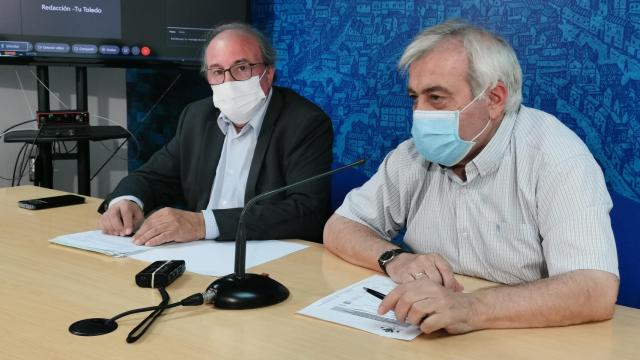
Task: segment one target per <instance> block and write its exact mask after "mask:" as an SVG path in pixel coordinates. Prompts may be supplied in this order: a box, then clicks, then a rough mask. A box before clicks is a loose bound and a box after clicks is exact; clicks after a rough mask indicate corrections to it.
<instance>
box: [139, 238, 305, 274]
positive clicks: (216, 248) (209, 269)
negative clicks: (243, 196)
mask: <svg viewBox="0 0 640 360" xmlns="http://www.w3.org/2000/svg"><path fill="white" fill-rule="evenodd" d="M306 247H307V246H306V245H302V244H297V243H294V242H290V241H279V240H260V241H247V258H246V260H245V263H246V267H247V268H250V267H254V266H257V265H260V264H263V263H266V262H268V261H271V260H275V259H277V258H281V257H283V256H286V255H288V254H290V253H293V252H296V251H298V250H302V249H304V248H306ZM235 249H236V244H235V242H217V241H211V240H201V241H191V242H187V243H171V244H166V245H162V246H156V247H153V248H151V250H149V251H145V252H141V253H136V254H132V255H131V256H130V257H132V258H134V259H138V260H143V261H149V262H153V261H156V260H170V259H176V260H184V261H185V263H186V266H187V271H191V272H194V273H198V274H203V275H213V276H223V275H228V274H231V273H233V270H234V269H233V268H234V262H235Z"/></svg>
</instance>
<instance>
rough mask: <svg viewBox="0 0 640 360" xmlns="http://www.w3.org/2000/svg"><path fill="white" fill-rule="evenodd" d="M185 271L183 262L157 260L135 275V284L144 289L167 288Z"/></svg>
mask: <svg viewBox="0 0 640 360" xmlns="http://www.w3.org/2000/svg"><path fill="white" fill-rule="evenodd" d="M185 269H186V266H185V263H184V260H158V261H154V262H153V263H151V264H150V265H149V266H147V267H146V268H144V269H142V271H140V272H139V273H137V274H136V284H137V285H138V286H140V287H146V288H163V287H167V286H169V284H171V283H172V282H173V281H174V280H175V279H177V278H178V277H179V276H180V275H182V274H183V273H184V270H185Z"/></svg>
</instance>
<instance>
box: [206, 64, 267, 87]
mask: <svg viewBox="0 0 640 360" xmlns="http://www.w3.org/2000/svg"><path fill="white" fill-rule="evenodd" d="M258 65H265V64H264V63H253V64H252V63H239V64H235V65H233V66H231V67H230V68H228V69H223V68H208V69H207V77H208V79H209V83H210V84H211V85H219V84H222V83H223V82H224V74H225V73H226V72H227V71H228V72H229V74H230V75H231V77H232V78H233V80H236V81H244V80H249V79H250V78H251V76H253V68H254V67H256V66H258Z"/></svg>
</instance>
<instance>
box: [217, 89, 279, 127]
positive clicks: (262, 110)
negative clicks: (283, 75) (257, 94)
mask: <svg viewBox="0 0 640 360" xmlns="http://www.w3.org/2000/svg"><path fill="white" fill-rule="evenodd" d="M272 94H273V87H272V88H270V89H269V95H267V98H266V99H265V101H264V102H262V105H260V107H259V108H258V111H256V114H255V115H254V116H253V118H252V119H251V120H250V121H249V122H248V123H247V125H245V126H244V127H243V128H242V130H241V131H240V134H238V135H241V134H244V133H246V132H247V131H249V129H253V130H255V133H256V134H260V129H261V128H262V122H263V120H264V116H265V114H266V113H267V108H268V107H269V102H270V101H271V95H272ZM232 124H233V123H232V122H231V120H229V118H227V117H226V116H225V115H224V114H223V113H222V112H220V115H218V127H219V128H220V131H222V133H223V134H225V135H227V131H228V130H229V126H230V125H232Z"/></svg>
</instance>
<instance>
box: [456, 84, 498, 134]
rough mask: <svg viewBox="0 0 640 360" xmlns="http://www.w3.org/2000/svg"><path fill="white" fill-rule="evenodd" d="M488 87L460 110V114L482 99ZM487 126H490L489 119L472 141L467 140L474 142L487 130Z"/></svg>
mask: <svg viewBox="0 0 640 360" xmlns="http://www.w3.org/2000/svg"><path fill="white" fill-rule="evenodd" d="M487 89H488V87H486V88H484V90H482V92H480V94H478V96H476V97H475V98H474V99H473V100H471V102H470V103H468V104H467V105H466V106H465V107H463V108H462V110H460V112H461V113H462V112H463V111H465V110H466V109H467V108H468V107H469V106H471V104H473V103H474V102H476V101H478V99H480V97H482V95H484V93H485V91H487ZM489 124H491V118H489V120H487V124H486V125H485V126H484V128H483V129H482V130H481V131H480V132H479V133H478V134H477V135H476V136H474V137H473V139H471V140H469V141H476V139H477V138H479V137H480V135H482V133H483V132H484V131H485V130H487V128H488V127H489Z"/></svg>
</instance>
